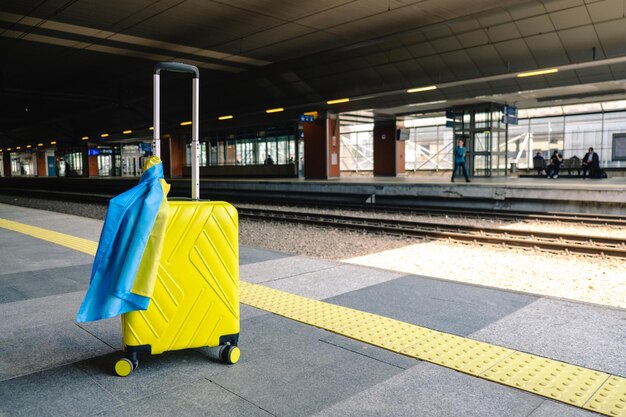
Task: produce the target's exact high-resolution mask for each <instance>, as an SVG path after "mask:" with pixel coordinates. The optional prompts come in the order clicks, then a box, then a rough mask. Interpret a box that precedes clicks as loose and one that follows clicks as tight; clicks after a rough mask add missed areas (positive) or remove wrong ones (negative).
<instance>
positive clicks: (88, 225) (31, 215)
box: [0, 204, 104, 241]
mask: <svg viewBox="0 0 626 417" xmlns="http://www.w3.org/2000/svg"><path fill="white" fill-rule="evenodd" d="M0 218H2V219H7V220H11V221H14V222H20V223H24V224H29V225H32V226H36V227H42V228H44V229H50V230H54V231H56V232H61V233H67V234H69V235H72V236H77V237H81V238H83V239H90V240H96V241H97V240H98V239H99V238H100V232H101V231H102V225H103V224H104V222H103V221H102V220H96V219H90V218H87V217H81V216H73V215H71V214H62V213H56V212H53V211H46V210H38V209H32V208H27V207H21V206H12V205H8V204H0Z"/></svg>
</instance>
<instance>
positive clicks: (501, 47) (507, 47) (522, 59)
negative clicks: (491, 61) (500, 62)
mask: <svg viewBox="0 0 626 417" xmlns="http://www.w3.org/2000/svg"><path fill="white" fill-rule="evenodd" d="M495 47H496V49H497V50H498V53H499V54H500V56H501V57H502V59H504V60H505V61H506V62H508V64H509V66H510V70H511V71H521V70H527V69H530V68H536V67H537V63H536V62H535V59H534V58H533V56H532V54H531V53H530V51H529V50H528V47H527V46H526V43H525V42H524V41H523V40H521V39H515V40H511V41H506V42H500V43H498V44H496V45H495Z"/></svg>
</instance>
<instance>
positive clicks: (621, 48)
mask: <svg viewBox="0 0 626 417" xmlns="http://www.w3.org/2000/svg"><path fill="white" fill-rule="evenodd" d="M596 31H597V32H598V36H599V37H600V42H601V43H602V48H604V52H605V53H606V55H607V56H608V57H611V56H619V55H624V54H626V42H625V41H624V39H626V18H624V17H622V18H621V19H619V20H613V21H611V22H604V23H598V24H597V25H596Z"/></svg>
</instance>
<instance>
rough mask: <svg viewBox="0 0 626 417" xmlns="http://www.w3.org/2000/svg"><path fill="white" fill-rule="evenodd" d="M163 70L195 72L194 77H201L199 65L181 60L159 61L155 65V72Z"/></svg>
mask: <svg viewBox="0 0 626 417" xmlns="http://www.w3.org/2000/svg"><path fill="white" fill-rule="evenodd" d="M161 70H164V71H171V72H188V73H191V74H193V78H200V71H198V67H195V66H193V65H189V64H181V63H180V62H159V63H158V64H156V65H155V66H154V73H155V74H159V73H160V72H161Z"/></svg>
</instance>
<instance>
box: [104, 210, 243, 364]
mask: <svg viewBox="0 0 626 417" xmlns="http://www.w3.org/2000/svg"><path fill="white" fill-rule="evenodd" d="M169 206H170V215H169V219H168V224H167V229H166V232H165V242H164V245H163V253H162V255H161V261H160V264H159V271H158V275H157V281H156V284H155V287H154V293H153V296H152V300H151V301H150V306H149V307H148V309H147V310H145V311H132V312H130V313H126V314H123V315H122V339H123V344H124V350H125V352H126V353H127V354H129V356H130V358H123V359H120V360H119V361H118V362H117V364H116V365H115V371H116V373H117V374H118V375H120V376H126V375H128V374H130V373H131V372H132V370H133V369H134V368H136V367H137V365H138V360H137V353H139V352H147V353H151V354H159V353H163V352H165V351H168V350H178V349H187V348H198V347H204V346H208V347H215V346H221V347H222V349H221V352H220V357H221V358H222V359H223V360H224V361H225V362H227V363H235V362H237V360H238V359H239V349H238V348H237V342H238V339H239V246H238V216H237V211H236V209H235V208H234V207H233V206H231V205H230V204H228V203H224V202H214V201H169Z"/></svg>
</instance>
